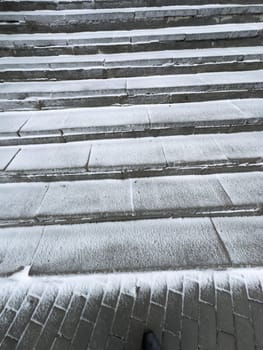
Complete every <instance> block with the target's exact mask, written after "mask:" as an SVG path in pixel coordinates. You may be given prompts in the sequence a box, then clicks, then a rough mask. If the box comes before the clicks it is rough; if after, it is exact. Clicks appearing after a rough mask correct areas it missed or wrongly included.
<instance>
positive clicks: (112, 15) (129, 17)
mask: <svg viewBox="0 0 263 350" xmlns="http://www.w3.org/2000/svg"><path fill="white" fill-rule="evenodd" d="M262 18H263V5H237V4H234V5H202V6H200V5H199V6H162V7H150V8H147V7H145V8H143V7H140V8H126V9H119V8H117V9H99V10H92V9H91V10H84V9H81V10H61V11H50V10H44V11H37V12H36V11H22V12H17V11H16V12H2V13H1V14H0V26H1V27H2V29H3V30H4V31H8V32H14V33H23V32H29V33H30V32H31V33H32V31H36V32H46V31H48V32H73V31H81V30H85V31H89V30H92V31H93V30H108V29H109V30H113V29H122V28H123V26H125V28H126V29H133V28H137V29H139V28H154V27H166V26H169V27H171V26H181V25H208V24H219V23H223V24H225V23H233V22H234V23H237V22H243V23H244V22H257V21H260V20H262Z"/></svg>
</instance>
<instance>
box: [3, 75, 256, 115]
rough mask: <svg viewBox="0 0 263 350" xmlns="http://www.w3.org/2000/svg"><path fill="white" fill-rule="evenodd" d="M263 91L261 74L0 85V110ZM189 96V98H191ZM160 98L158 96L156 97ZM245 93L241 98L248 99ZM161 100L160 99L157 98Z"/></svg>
mask: <svg viewBox="0 0 263 350" xmlns="http://www.w3.org/2000/svg"><path fill="white" fill-rule="evenodd" d="M262 89H263V70H255V71H242V72H216V73H201V74H186V75H168V76H150V77H136V78H127V79H126V78H113V79H106V80H105V79H94V80H92V79H91V80H77V81H76V80H74V81H55V82H53V81H45V82H15V83H14V82H11V83H2V84H1V85H0V100H2V102H1V107H2V109H3V110H6V111H7V110H17V109H40V108H52V106H55V107H56V108H62V107H67V106H68V105H71V106H77V105H78V103H80V102H79V100H82V104H84V106H98V105H99V104H101V105H113V104H116V103H132V104H136V103H138V102H140V101H142V102H143V103H147V102H148V101H149V99H150V101H151V102H152V103H166V102H167V100H168V101H169V98H170V97H171V96H174V99H175V100H176V98H178V99H180V98H182V97H181V95H182V94H183V93H185V95H186V96H187V98H188V99H189V100H191V98H199V97H198V95H197V96H196V94H198V93H201V96H202V98H204V96H205V94H209V93H214V94H216V95H218V96H219V98H221V99H222V98H227V97H229V96H231V95H229V94H230V93H231V91H232V93H234V94H236V95H237V96H238V95H239V93H240V92H241V93H243V94H244V93H245V94H246V91H251V92H252V93H253V91H261V90H262ZM191 94H192V95H193V97H191ZM160 95H161V96H160ZM249 96H250V95H249V93H247V95H246V96H245V97H249ZM161 97H162V98H161Z"/></svg>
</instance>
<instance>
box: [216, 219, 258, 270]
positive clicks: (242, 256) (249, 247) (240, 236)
mask: <svg viewBox="0 0 263 350" xmlns="http://www.w3.org/2000/svg"><path fill="white" fill-rule="evenodd" d="M213 222H214V225H215V227H216V230H217V232H218V234H219V235H220V237H221V239H222V241H223V242H224V245H225V247H226V249H227V251H228V253H229V256H230V258H231V261H232V262H233V263H234V264H235V265H245V264H247V263H249V264H251V265H259V266H261V264H262V249H263V218H262V216H259V217H239V218H213Z"/></svg>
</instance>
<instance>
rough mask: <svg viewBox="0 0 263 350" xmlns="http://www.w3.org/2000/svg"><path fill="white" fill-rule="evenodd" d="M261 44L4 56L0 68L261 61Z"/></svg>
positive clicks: (0, 60) (2, 69)
mask: <svg viewBox="0 0 263 350" xmlns="http://www.w3.org/2000/svg"><path fill="white" fill-rule="evenodd" d="M262 55H263V47H262V46H251V47H247V46H244V47H225V48H223V49H222V48H211V49H194V50H191V49H188V50H164V51H146V52H130V53H116V54H114V53H113V54H97V55H79V56H78V55H64V56H35V57H1V58H0V69H1V71H4V70H7V69H8V70H9V69H16V70H19V69H21V70H22V69H33V68H34V69H37V68H40V69H55V68H66V69H70V68H75V67H78V68H84V67H85V68H93V67H101V66H103V67H107V68H110V67H121V66H123V67H125V68H127V66H143V67H145V66H147V65H153V66H158V65H161V64H169V63H170V64H195V63H206V62H225V61H227V60H229V61H230V60H233V61H237V60H241V57H242V60H261V59H262Z"/></svg>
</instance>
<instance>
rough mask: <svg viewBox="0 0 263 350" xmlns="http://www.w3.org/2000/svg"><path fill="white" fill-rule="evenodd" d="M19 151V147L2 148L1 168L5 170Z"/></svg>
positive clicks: (0, 152) (0, 154) (0, 153)
mask: <svg viewBox="0 0 263 350" xmlns="http://www.w3.org/2000/svg"><path fill="white" fill-rule="evenodd" d="M18 151H19V148H18V147H9V148H7V149H6V148H0V170H1V171H3V170H5V168H6V167H7V166H8V164H9V163H10V162H11V160H12V158H13V157H14V156H15V155H16V153H17V152H18Z"/></svg>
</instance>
